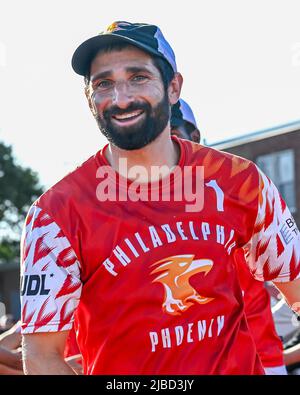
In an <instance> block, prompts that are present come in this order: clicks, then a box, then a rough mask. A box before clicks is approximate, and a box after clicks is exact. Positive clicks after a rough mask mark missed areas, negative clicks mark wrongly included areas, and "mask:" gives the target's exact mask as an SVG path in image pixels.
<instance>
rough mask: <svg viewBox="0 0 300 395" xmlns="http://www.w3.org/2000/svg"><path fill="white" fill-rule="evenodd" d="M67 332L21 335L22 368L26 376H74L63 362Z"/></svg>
mask: <svg viewBox="0 0 300 395" xmlns="http://www.w3.org/2000/svg"><path fill="white" fill-rule="evenodd" d="M68 333H69V331H62V332H43V333H32V334H26V335H23V347H22V351H23V368H24V372H25V374H27V375H43V374H45V375H51V374H55V375H74V374H75V372H74V371H73V370H72V369H71V368H70V367H69V365H68V364H67V363H66V362H65V360H64V349H65V344H66V339H67V336H68Z"/></svg>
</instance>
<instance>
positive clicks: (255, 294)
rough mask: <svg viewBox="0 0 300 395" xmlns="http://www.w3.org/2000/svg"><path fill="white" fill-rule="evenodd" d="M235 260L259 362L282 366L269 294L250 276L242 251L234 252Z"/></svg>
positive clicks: (281, 349)
mask: <svg viewBox="0 0 300 395" xmlns="http://www.w3.org/2000/svg"><path fill="white" fill-rule="evenodd" d="M235 258H236V261H237V269H238V275H239V279H240V284H241V288H242V290H243V294H244V303H245V313H246V318H247V322H248V325H249V329H250V332H251V334H252V336H253V339H254V341H255V345H256V348H257V352H258V355H259V357H260V359H261V362H262V364H263V366H264V367H265V368H267V367H268V368H269V367H275V366H282V365H284V361H283V345H282V342H281V340H280V338H279V336H278V335H277V333H276V329H275V324H274V320H273V315H272V311H271V301H270V296H269V293H268V291H267V289H266V288H265V286H264V283H263V282H261V281H257V280H255V278H253V276H252V275H251V273H250V271H249V268H248V267H247V264H246V262H245V259H244V254H243V251H242V249H240V250H237V251H236V256H235Z"/></svg>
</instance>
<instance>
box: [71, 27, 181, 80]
mask: <svg viewBox="0 0 300 395" xmlns="http://www.w3.org/2000/svg"><path fill="white" fill-rule="evenodd" d="M115 42H126V43H128V44H132V45H133V46H135V47H137V48H140V49H142V50H144V51H146V52H148V53H150V54H151V55H154V56H158V57H160V58H162V59H164V60H166V61H167V62H168V63H169V64H170V66H171V67H172V69H173V71H174V72H177V66H176V59H175V54H174V52H173V50H172V48H171V46H170V44H169V43H168V42H167V40H166V39H165V38H164V36H163V34H162V32H161V30H160V29H159V28H158V27H157V26H155V25H148V24H146V23H130V22H125V21H118V22H114V23H112V24H111V25H110V26H108V28H107V29H106V30H105V31H104V32H101V33H99V34H98V35H97V36H95V37H92V38H89V39H88V40H86V41H84V42H83V43H82V44H81V45H79V47H78V48H77V49H76V51H75V52H74V54H73V57H72V67H73V70H74V71H75V73H77V74H79V75H83V76H87V75H88V74H89V71H90V65H91V62H92V60H93V58H94V57H95V56H96V54H97V53H98V52H99V50H101V49H102V48H105V47H106V46H107V45H110V44H112V43H115Z"/></svg>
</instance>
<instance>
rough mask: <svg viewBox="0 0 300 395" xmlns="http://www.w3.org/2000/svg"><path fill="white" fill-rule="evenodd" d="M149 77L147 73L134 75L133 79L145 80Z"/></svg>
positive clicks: (137, 80) (135, 80)
mask: <svg viewBox="0 0 300 395" xmlns="http://www.w3.org/2000/svg"><path fill="white" fill-rule="evenodd" d="M147 79H148V77H146V76H145V75H140V74H139V75H135V76H134V77H132V81H134V82H144V81H146V80H147Z"/></svg>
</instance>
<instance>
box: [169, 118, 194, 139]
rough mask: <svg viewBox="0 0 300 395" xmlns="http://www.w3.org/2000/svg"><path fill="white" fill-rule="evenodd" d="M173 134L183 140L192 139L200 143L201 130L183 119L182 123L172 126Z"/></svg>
mask: <svg viewBox="0 0 300 395" xmlns="http://www.w3.org/2000/svg"><path fill="white" fill-rule="evenodd" d="M171 134H172V135H175V136H177V137H179V138H181V139H183V140H190V141H194V142H195V143H200V132H199V130H198V129H197V128H195V126H194V125H192V124H191V123H189V122H185V121H183V123H182V124H181V125H179V126H176V127H174V128H172V130H171Z"/></svg>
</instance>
